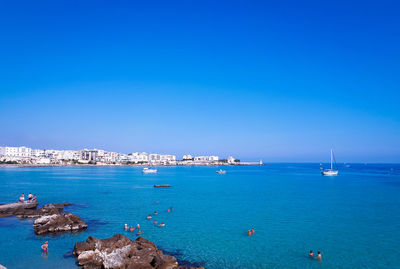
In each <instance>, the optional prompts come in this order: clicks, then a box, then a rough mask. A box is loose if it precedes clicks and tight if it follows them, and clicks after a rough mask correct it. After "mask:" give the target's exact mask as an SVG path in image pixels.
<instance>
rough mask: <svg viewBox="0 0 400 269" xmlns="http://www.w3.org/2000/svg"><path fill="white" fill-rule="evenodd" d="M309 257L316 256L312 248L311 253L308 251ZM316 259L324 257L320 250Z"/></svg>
mask: <svg viewBox="0 0 400 269" xmlns="http://www.w3.org/2000/svg"><path fill="white" fill-rule="evenodd" d="M308 257H310V258H314V252H313V251H312V250H310V253H308ZM315 259H317V260H321V259H322V255H321V252H320V251H318V255H317V257H316V258H315Z"/></svg>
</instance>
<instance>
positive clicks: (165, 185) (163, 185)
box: [154, 184, 171, 188]
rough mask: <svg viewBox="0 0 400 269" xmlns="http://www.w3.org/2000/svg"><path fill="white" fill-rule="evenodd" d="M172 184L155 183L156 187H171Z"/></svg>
mask: <svg viewBox="0 0 400 269" xmlns="http://www.w3.org/2000/svg"><path fill="white" fill-rule="evenodd" d="M169 187H171V185H169V184H162V185H154V188H169Z"/></svg>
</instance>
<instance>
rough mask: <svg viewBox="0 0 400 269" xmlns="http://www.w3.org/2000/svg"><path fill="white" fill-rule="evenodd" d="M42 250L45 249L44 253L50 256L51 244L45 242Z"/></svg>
mask: <svg viewBox="0 0 400 269" xmlns="http://www.w3.org/2000/svg"><path fill="white" fill-rule="evenodd" d="M41 248H42V249H43V252H44V253H45V254H48V253H49V242H48V241H46V242H44V244H43V245H42V246H41Z"/></svg>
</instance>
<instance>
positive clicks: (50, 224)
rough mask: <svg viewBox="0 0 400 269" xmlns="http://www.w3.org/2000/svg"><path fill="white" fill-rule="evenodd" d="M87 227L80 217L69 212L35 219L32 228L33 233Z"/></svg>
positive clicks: (73, 230) (72, 230)
mask: <svg viewBox="0 0 400 269" xmlns="http://www.w3.org/2000/svg"><path fill="white" fill-rule="evenodd" d="M86 228H87V225H86V223H85V222H84V221H83V220H81V218H80V217H78V216H75V215H73V214H71V213H64V214H53V215H45V216H42V217H40V218H38V219H36V220H35V222H34V223H33V230H34V231H35V234H38V235H41V234H46V233H60V232H77V231H82V230H85V229H86Z"/></svg>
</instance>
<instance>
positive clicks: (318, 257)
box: [317, 251, 322, 260]
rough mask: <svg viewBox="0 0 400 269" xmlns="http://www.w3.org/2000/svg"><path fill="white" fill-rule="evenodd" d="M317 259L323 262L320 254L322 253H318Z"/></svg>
mask: <svg viewBox="0 0 400 269" xmlns="http://www.w3.org/2000/svg"><path fill="white" fill-rule="evenodd" d="M317 259H318V260H321V259H322V255H321V252H320V251H318V255H317Z"/></svg>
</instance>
